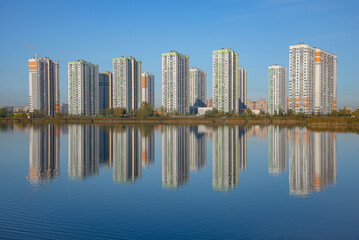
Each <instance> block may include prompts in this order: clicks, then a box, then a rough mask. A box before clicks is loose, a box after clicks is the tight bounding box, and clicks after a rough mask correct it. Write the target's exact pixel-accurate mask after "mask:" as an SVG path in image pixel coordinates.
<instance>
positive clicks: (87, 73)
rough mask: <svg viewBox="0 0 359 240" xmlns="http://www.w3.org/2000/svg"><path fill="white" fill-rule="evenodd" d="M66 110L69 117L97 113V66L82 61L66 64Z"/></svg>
mask: <svg viewBox="0 0 359 240" xmlns="http://www.w3.org/2000/svg"><path fill="white" fill-rule="evenodd" d="M68 81H69V86H68V88H69V92H68V98H69V99H68V101H69V105H68V109H69V114H70V115H82V114H83V115H95V114H98V113H99V73H98V65H97V64H91V63H89V62H86V61H84V60H78V61H76V62H69V63H68Z"/></svg>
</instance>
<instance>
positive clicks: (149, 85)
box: [141, 72, 155, 108]
mask: <svg viewBox="0 0 359 240" xmlns="http://www.w3.org/2000/svg"><path fill="white" fill-rule="evenodd" d="M141 78H142V79H141V103H142V102H148V103H149V104H151V106H152V108H153V107H154V106H155V76H154V75H153V74H152V73H148V72H143V73H142V74H141Z"/></svg>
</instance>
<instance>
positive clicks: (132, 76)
mask: <svg viewBox="0 0 359 240" xmlns="http://www.w3.org/2000/svg"><path fill="white" fill-rule="evenodd" d="M141 65H142V63H141V61H137V60H136V59H135V58H134V57H120V58H114V59H113V64H112V68H113V107H114V108H117V107H121V108H125V109H127V111H131V110H132V109H138V108H139V107H140V105H141V102H142V101H141V97H140V94H139V90H140V89H141V85H140V83H141V81H140V80H141Z"/></svg>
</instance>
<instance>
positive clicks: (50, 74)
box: [29, 54, 60, 116]
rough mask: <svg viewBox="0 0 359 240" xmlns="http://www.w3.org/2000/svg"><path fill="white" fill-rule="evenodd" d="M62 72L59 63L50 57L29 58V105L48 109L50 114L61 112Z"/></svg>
mask: <svg viewBox="0 0 359 240" xmlns="http://www.w3.org/2000/svg"><path fill="white" fill-rule="evenodd" d="M59 104H60V73H59V63H58V62H55V61H52V60H51V59H50V58H48V57H42V58H38V57H37V54H36V55H35V57H34V58H31V59H29V106H30V112H33V111H34V110H38V111H46V113H47V115H48V116H55V113H56V112H59V111H60V109H59Z"/></svg>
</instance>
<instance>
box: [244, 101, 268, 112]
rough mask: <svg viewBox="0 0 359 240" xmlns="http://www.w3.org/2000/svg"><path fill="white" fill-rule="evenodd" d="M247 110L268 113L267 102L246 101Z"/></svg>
mask: <svg viewBox="0 0 359 240" xmlns="http://www.w3.org/2000/svg"><path fill="white" fill-rule="evenodd" d="M247 109H249V110H252V111H253V110H259V111H262V112H264V113H267V112H268V102H267V100H265V99H259V100H258V101H252V100H250V99H248V100H247Z"/></svg>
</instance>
